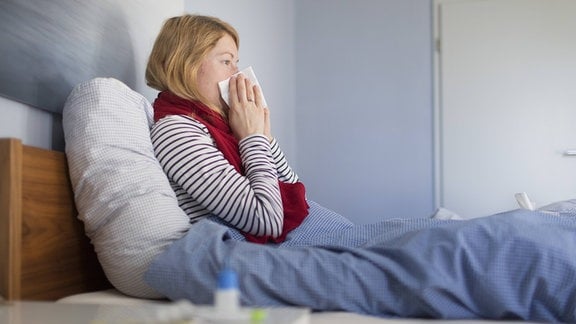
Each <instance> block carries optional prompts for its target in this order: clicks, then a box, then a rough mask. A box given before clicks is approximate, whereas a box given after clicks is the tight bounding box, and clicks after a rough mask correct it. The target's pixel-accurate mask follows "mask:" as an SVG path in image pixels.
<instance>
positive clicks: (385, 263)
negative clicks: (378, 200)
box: [145, 201, 576, 322]
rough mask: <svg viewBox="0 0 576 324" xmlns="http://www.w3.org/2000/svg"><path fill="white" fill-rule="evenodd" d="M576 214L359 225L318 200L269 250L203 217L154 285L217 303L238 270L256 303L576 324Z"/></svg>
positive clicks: (570, 207)
mask: <svg viewBox="0 0 576 324" xmlns="http://www.w3.org/2000/svg"><path fill="white" fill-rule="evenodd" d="M575 205H576V203H575V202H574V201H572V202H571V203H569V204H559V205H557V206H559V207H558V208H557V210H551V209H549V210H547V211H542V210H540V211H529V210H521V209H519V210H511V211H507V212H503V213H499V214H495V215H490V216H486V217H481V218H475V219H471V220H440V219H431V218H419V219H414V218H409V219H392V220H386V221H382V222H380V223H376V224H371V225H357V226H354V225H352V224H351V223H350V222H349V221H347V220H346V219H345V218H344V217H342V216H340V215H338V214H336V213H334V212H332V211H330V210H328V209H326V208H324V207H322V206H320V205H318V204H316V203H314V202H312V201H311V202H310V216H309V217H308V218H307V220H306V221H305V222H304V223H303V224H302V225H301V227H300V228H298V229H297V230H295V231H293V232H292V233H290V235H289V236H288V239H287V241H286V242H284V243H282V244H279V245H266V246H263V245H257V244H252V243H248V242H245V241H243V237H242V235H241V234H240V233H238V232H237V231H235V230H234V229H231V228H228V227H227V226H226V225H224V224H222V223H220V222H218V221H217V220H214V219H205V220H202V221H200V222H198V223H196V224H195V225H193V226H192V228H191V229H190V230H189V232H188V233H187V234H186V235H185V236H184V237H182V238H181V239H179V240H177V241H176V242H174V243H173V244H172V245H171V246H169V247H168V248H167V249H166V250H165V251H164V252H163V253H161V254H160V255H159V256H158V257H157V258H156V259H155V260H154V262H152V264H151V266H150V267H149V269H148V271H147V272H146V276H145V280H146V282H147V283H148V284H149V285H150V286H151V287H152V288H154V289H156V290H157V291H158V292H160V293H161V294H163V295H165V296H167V297H168V298H170V299H172V300H178V299H188V300H190V301H191V302H193V303H198V304H209V303H212V299H213V291H214V289H215V287H216V275H217V273H218V271H219V270H220V269H221V268H223V267H224V266H230V267H232V268H233V269H235V270H236V271H237V272H238V275H239V278H240V291H241V302H242V303H243V304H244V305H246V306H254V307H255V306H279V305H295V306H305V307H309V308H311V309H314V310H319V311H349V312H356V313H361V314H370V315H376V316H381V317H407V318H436V319H479V318H481V319H521V320H531V321H561V322H576V309H575V307H576V249H575V247H576V234H575V233H576V217H575V216H576V209H575V208H574V206H575Z"/></svg>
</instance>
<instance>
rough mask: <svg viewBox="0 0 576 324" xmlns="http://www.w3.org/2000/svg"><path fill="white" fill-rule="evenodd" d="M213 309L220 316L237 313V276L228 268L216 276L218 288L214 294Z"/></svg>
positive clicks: (238, 303) (238, 305) (238, 306)
mask: <svg viewBox="0 0 576 324" xmlns="http://www.w3.org/2000/svg"><path fill="white" fill-rule="evenodd" d="M214 307H215V310H216V312H218V313H221V314H226V313H227V314H233V313H237V312H238V311H239V309H240V302H239V291H238V276H237V275H236V272H235V271H234V270H233V269H231V268H230V267H225V268H224V269H222V271H220V273H219V274H218V288H217V289H216V292H215V294H214Z"/></svg>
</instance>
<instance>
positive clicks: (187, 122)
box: [151, 115, 209, 134]
mask: <svg viewBox="0 0 576 324" xmlns="http://www.w3.org/2000/svg"><path fill="white" fill-rule="evenodd" d="M182 128H187V129H188V130H189V131H196V132H198V131H201V132H202V133H205V134H209V132H208V128H207V127H206V126H205V125H204V124H202V123H201V122H199V121H198V120H196V119H195V118H194V117H192V116H186V115H168V116H165V117H163V118H161V119H160V120H158V121H156V122H155V123H154V125H152V129H151V132H152V133H154V132H158V131H160V130H163V131H166V130H171V129H182Z"/></svg>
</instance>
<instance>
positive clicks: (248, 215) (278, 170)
mask: <svg viewBox="0 0 576 324" xmlns="http://www.w3.org/2000/svg"><path fill="white" fill-rule="evenodd" d="M151 138H152V144H153V146H154V151H155V154H156V157H157V158H158V161H159V162H160V164H161V165H162V168H163V169H164V172H165V173H166V174H167V176H168V179H169V180H170V184H171V185H172V188H173V190H174V192H175V193H176V197H177V198H178V204H179V205H180V207H181V208H182V209H183V210H184V211H185V212H186V214H187V215H188V216H189V217H190V221H191V222H195V221H198V220H200V219H202V218H204V217H206V216H208V215H216V216H218V217H220V218H222V219H223V220H224V221H226V222H228V223H229V224H231V225H232V226H234V227H236V228H238V229H239V230H241V231H244V232H246V233H249V234H252V235H256V236H264V235H270V236H273V237H277V236H278V235H280V234H281V232H282V225H283V216H284V214H283V208H282V200H281V197H280V189H279V187H278V180H280V181H283V182H287V183H296V182H297V181H298V176H297V175H296V173H295V172H294V171H293V170H292V168H290V166H289V165H288V163H287V161H286V158H285V156H284V153H283V152H282V151H281V150H280V147H279V145H278V142H277V141H276V140H272V141H271V142H270V141H268V139H267V138H266V137H265V136H263V135H252V136H249V137H247V138H244V139H242V140H241V141H240V142H239V150H240V156H241V158H242V164H243V166H244V169H245V175H241V174H240V173H238V172H237V171H236V169H235V168H234V167H233V166H232V165H231V164H230V163H229V162H228V160H226V158H225V157H224V155H223V154H222V152H221V151H219V150H218V148H217V147H216V145H215V142H214V140H213V139H212V136H211V135H210V133H209V131H208V128H206V126H204V125H203V124H202V123H200V122H198V121H197V120H195V119H193V118H191V117H187V116H182V115H171V116H167V117H165V118H162V119H161V120H159V121H158V122H156V123H155V124H154V126H153V127H152V130H151Z"/></svg>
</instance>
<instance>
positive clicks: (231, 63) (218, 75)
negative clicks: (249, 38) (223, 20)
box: [197, 34, 238, 113]
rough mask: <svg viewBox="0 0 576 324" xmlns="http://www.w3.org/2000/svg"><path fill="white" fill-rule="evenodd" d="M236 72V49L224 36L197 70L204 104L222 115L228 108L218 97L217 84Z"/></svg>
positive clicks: (227, 37) (199, 88) (232, 41)
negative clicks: (205, 101)
mask: <svg viewBox="0 0 576 324" xmlns="http://www.w3.org/2000/svg"><path fill="white" fill-rule="evenodd" d="M236 72H238V48H237V47H236V43H235V42H234V39H233V38H232V37H231V36H230V35H228V34H226V35H224V36H223V37H222V38H220V40H218V42H217V43H216V46H214V48H212V50H210V52H208V55H206V57H205V58H204V61H202V64H201V65H200V69H199V70H198V76H197V80H198V90H199V91H200V94H201V95H202V96H204V98H206V99H207V100H208V102H207V103H206V104H209V105H211V106H213V107H216V108H217V109H219V112H220V113H224V112H225V111H226V110H227V109H228V107H227V106H226V103H225V102H224V100H222V99H221V97H220V90H219V89H218V82H220V81H222V80H226V79H228V78H229V77H230V76H232V74H234V73H236Z"/></svg>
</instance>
